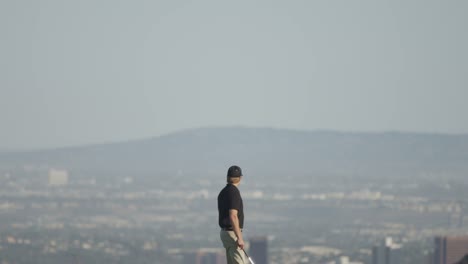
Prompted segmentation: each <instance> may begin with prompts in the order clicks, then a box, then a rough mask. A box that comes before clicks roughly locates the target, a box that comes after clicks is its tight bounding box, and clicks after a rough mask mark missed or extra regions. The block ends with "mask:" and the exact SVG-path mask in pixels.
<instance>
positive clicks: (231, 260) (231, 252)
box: [219, 230, 247, 264]
mask: <svg viewBox="0 0 468 264" xmlns="http://www.w3.org/2000/svg"><path fill="white" fill-rule="evenodd" d="M219 235H220V237H221V241H222V242H223V246H224V248H225V249H226V258H227V264H244V263H247V262H246V261H245V254H244V251H242V249H240V248H239V247H238V246H237V243H236V241H237V237H236V234H235V233H234V231H224V230H221V232H220V234H219Z"/></svg>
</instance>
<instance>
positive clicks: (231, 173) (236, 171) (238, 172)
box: [227, 165, 242, 178]
mask: <svg viewBox="0 0 468 264" xmlns="http://www.w3.org/2000/svg"><path fill="white" fill-rule="evenodd" d="M227 176H228V177H229V178H233V177H240V176H242V169H241V168H240V167H239V166H236V165H233V166H231V167H229V169H228V172H227Z"/></svg>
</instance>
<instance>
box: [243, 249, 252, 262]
mask: <svg viewBox="0 0 468 264" xmlns="http://www.w3.org/2000/svg"><path fill="white" fill-rule="evenodd" d="M242 250H243V251H244V254H245V255H246V256H247V258H248V259H249V261H250V263H252V264H255V263H254V262H253V260H252V259H251V258H250V257H249V255H248V254H247V252H245V249H242Z"/></svg>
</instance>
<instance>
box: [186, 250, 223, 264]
mask: <svg viewBox="0 0 468 264" xmlns="http://www.w3.org/2000/svg"><path fill="white" fill-rule="evenodd" d="M182 257H183V262H182V263H184V264H226V255H225V254H224V251H223V250H220V249H216V248H213V249H211V248H203V249H199V250H196V251H187V252H183V253H182Z"/></svg>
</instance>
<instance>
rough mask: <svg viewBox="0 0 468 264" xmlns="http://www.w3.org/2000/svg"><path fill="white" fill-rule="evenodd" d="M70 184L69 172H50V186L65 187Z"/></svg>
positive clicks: (51, 170)
mask: <svg viewBox="0 0 468 264" xmlns="http://www.w3.org/2000/svg"><path fill="white" fill-rule="evenodd" d="M67 184H68V171H67V170H57V169H50V170H49V185H50V186H64V185H67Z"/></svg>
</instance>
